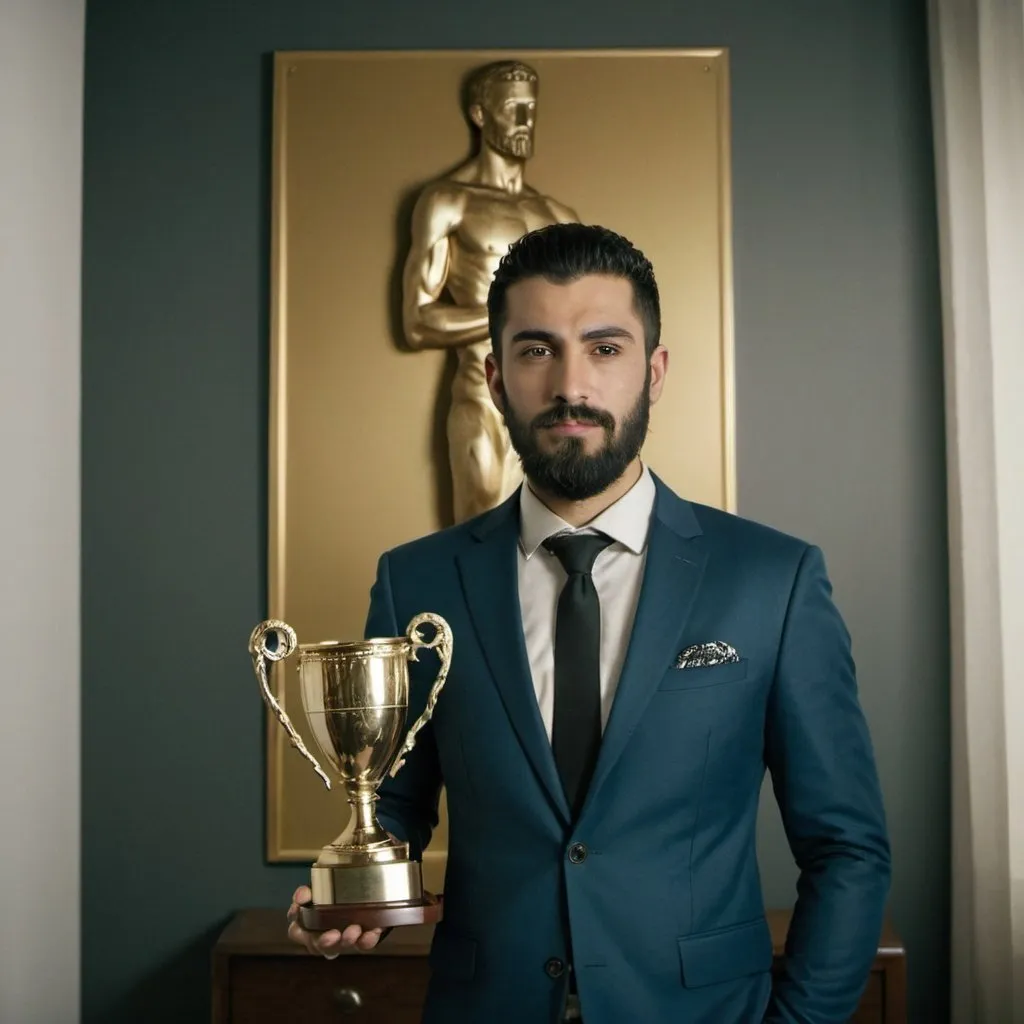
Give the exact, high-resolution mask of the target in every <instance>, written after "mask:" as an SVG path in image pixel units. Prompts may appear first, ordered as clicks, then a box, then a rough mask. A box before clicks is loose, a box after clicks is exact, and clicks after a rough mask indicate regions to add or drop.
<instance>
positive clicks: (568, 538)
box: [544, 533, 612, 576]
mask: <svg viewBox="0 0 1024 1024" xmlns="http://www.w3.org/2000/svg"><path fill="white" fill-rule="evenodd" d="M611 543H612V538H611V537H609V536H608V535H607V534H604V533H562V534H557V535H556V536H554V537H548V539H547V540H546V541H544V547H545V548H546V549H547V550H548V551H550V552H551V554H553V555H554V556H555V557H556V558H557V559H558V560H559V561H560V562H561V563H562V567H563V568H564V569H565V571H566V572H567V573H569V575H570V576H572V575H574V574H582V575H585V576H586V575H589V574H590V572H591V570H592V569H593V568H594V561H595V559H596V558H597V556H598V555H599V554H600V553H601V552H602V551H604V549H605V548H606V547H608V545H609V544H611Z"/></svg>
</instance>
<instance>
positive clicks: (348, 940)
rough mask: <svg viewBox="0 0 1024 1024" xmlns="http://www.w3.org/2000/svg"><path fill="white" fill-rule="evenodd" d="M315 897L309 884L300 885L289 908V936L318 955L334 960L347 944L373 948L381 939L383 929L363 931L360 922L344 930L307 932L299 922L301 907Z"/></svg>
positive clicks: (333, 929) (361, 947) (359, 947)
mask: <svg viewBox="0 0 1024 1024" xmlns="http://www.w3.org/2000/svg"><path fill="white" fill-rule="evenodd" d="M312 898H313V894H312V892H310V890H309V886H307V885H300V886H299V887H298V889H296V890H295V895H293V896H292V905H291V906H290V907H289V908H288V938H289V939H291V940H292V942H297V943H298V944H299V945H300V946H305V947H306V949H308V950H309V951H310V953H313V954H314V955H316V956H323V957H326V958H327V959H328V960H333V959H334V958H335V957H336V956H340V954H341V951H342V949H343V948H344V947H345V946H355V947H356V948H357V949H373V947H374V946H376V945H377V943H378V942H379V941H380V936H381V929H380V928H370V929H369V930H367V931H363V929H362V927H361V926H360V925H358V924H350V925H349V926H348V927H347V928H346V929H345V930H344V931H340V932H339V931H338V929H337V928H332V929H331V930H330V931H326V932H307V931H306V929H305V928H303V927H302V925H301V924H299V907H300V906H301V905H302V904H304V903H309V901H310V900H311V899H312Z"/></svg>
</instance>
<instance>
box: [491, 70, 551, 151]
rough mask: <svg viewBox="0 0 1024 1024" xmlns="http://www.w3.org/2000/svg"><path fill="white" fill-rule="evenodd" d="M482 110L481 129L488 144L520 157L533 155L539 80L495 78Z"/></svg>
mask: <svg viewBox="0 0 1024 1024" xmlns="http://www.w3.org/2000/svg"><path fill="white" fill-rule="evenodd" d="M479 110H480V114H479V125H480V131H481V132H482V134H483V138H484V141H485V142H486V143H487V145H489V146H490V147H491V148H492V149H496V150H497V151H498V152H499V153H503V154H504V155H505V156H511V157H516V158H517V159H520V160H529V159H530V157H531V156H533V125H534V120H535V118H536V114H537V83H536V82H496V83H494V84H493V85H492V86H491V87H490V89H489V90H488V94H487V102H486V103H485V104H484V105H483V106H481V107H480V108H479Z"/></svg>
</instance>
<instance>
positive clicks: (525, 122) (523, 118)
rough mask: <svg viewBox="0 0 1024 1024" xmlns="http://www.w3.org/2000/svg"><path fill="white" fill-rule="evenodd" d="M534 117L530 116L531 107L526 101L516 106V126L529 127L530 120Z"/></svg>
mask: <svg viewBox="0 0 1024 1024" xmlns="http://www.w3.org/2000/svg"><path fill="white" fill-rule="evenodd" d="M532 120H533V119H532V118H531V117H530V108H529V107H528V106H526V104H525V103H520V104H519V105H518V106H517V107H516V127H517V128H529V126H530V122H531V121H532Z"/></svg>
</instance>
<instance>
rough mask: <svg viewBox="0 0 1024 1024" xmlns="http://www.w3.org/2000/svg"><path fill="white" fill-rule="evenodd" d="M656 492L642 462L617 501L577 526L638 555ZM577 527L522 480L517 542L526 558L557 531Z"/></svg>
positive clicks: (572, 529) (644, 544)
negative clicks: (555, 511)
mask: <svg viewBox="0 0 1024 1024" xmlns="http://www.w3.org/2000/svg"><path fill="white" fill-rule="evenodd" d="M655 493H656V490H655V486H654V478H653V477H652V476H651V471H650V470H649V469H648V468H647V466H646V465H645V466H644V467H643V470H642V472H641V473H640V479H639V480H637V482H636V483H635V484H633V486H632V487H631V488H630V489H629V490H628V491H627V492H626V493H625V494H624V495H623V496H622V497H621V498H619V499H618V501H616V502H615V503H614V504H612V505H609V506H608V508H606V509H605V510H604V511H603V512H602V513H601V514H600V515H599V516H595V517H594V518H593V519H592V520H591V521H590V522H589V523H587V524H586V525H584V526H581V527H579V528H578V529H580V530H600V531H601V532H602V533H605V534H607V535H608V536H609V537H611V538H612V540H613V541H618V542H619V543H620V544H622V545H623V547H625V548H628V549H629V550H630V551H632V552H633V554H635V555H639V554H641V553H642V552H643V550H644V548H645V547H646V546H647V531H648V528H649V526H650V522H651V512H652V511H653V509H654V497H655ZM576 529H577V528H576V527H573V526H570V525H569V523H567V522H566V521H565V520H564V519H563V518H562V517H561V516H559V515H556V514H555V513H554V512H552V511H551V509H549V508H548V507H547V505H545V504H544V502H542V501H541V500H540V498H538V497H537V495H536V494H534V493H533V490H532V489H531V488H530V484H529V481H525V482H524V483H523V486H522V488H521V489H520V491H519V544H520V547H521V548H522V550H523V554H524V555H526V557H527V558H529V557H530V556H531V555H533V553H534V552H535V551H536V550H537V548H539V547H540V546H541V544H543V543H544V541H546V540H547V539H548V537H553V536H554V535H555V534H556V533H565V532H574V531H575V530H576Z"/></svg>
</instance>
